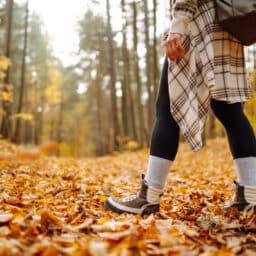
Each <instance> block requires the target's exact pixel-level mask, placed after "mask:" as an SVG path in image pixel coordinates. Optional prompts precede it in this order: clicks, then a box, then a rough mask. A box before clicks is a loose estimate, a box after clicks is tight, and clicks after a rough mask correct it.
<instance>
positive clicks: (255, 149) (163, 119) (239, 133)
mask: <svg viewBox="0 0 256 256" xmlns="http://www.w3.org/2000/svg"><path fill="white" fill-rule="evenodd" d="M167 73H168V61H167V59H165V62H164V66H163V70H162V75H161V80H160V88H159V91H158V97H157V102H156V120H155V124H154V128H153V132H152V137H151V143H150V155H153V156H158V157H161V158H165V159H169V160H172V161H173V160H174V159H175V156H176V154H177V150H178V145H179V126H178V124H177V123H176V121H175V120H174V119H173V117H172V115H171V112H170V100H169V93H168V79H167ZM211 108H212V110H213V112H214V114H215V115H216V117H217V118H218V119H219V120H220V122H221V123H222V124H223V125H224V127H225V129H226V132H227V136H228V142H229V146H230V150H231V153H232V156H233V158H234V159H235V158H241V157H249V156H256V141H255V136H254V133H253V129H252V127H251V125H250V123H249V121H248V119H247V118H246V116H245V114H244V112H243V107H242V104H241V103H234V104H228V103H226V102H225V101H217V100H213V99H212V100H211Z"/></svg>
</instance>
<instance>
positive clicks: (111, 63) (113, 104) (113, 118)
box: [106, 0, 120, 150]
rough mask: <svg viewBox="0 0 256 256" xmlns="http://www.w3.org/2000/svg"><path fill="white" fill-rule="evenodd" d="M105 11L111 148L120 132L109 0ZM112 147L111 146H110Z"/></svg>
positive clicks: (116, 144)
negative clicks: (111, 133)
mask: <svg viewBox="0 0 256 256" xmlns="http://www.w3.org/2000/svg"><path fill="white" fill-rule="evenodd" d="M106 12H107V37H108V48H109V62H108V63H109V66H108V68H109V74H110V94H111V121H112V127H111V129H112V132H113V135H112V138H113V149H114V150H117V149H118V148H119V143H118V136H119V134H120V130H119V124H118V116H117V99H116V71H115V54H114V47H113V45H114V42H113V32H112V26H111V16H110V4H109V0H106ZM111 147H112V146H111Z"/></svg>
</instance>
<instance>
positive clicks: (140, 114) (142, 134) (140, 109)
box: [132, 0, 147, 146]
mask: <svg viewBox="0 0 256 256" xmlns="http://www.w3.org/2000/svg"><path fill="white" fill-rule="evenodd" d="M132 9H133V19H132V21H133V22H132V24H133V25H132V32H133V53H134V54H133V61H134V65H133V68H134V75H135V81H136V84H137V88H136V91H137V95H136V102H137V104H136V105H137V116H138V131H139V142H140V145H141V146H142V145H143V144H144V143H145V142H146V139H147V138H146V136H145V130H146V129H145V122H144V109H143V105H142V91H143V87H142V82H141V75H140V68H139V56H138V51H137V49H138V34H137V33H138V28H137V3H136V1H135V0H134V1H133V2H132Z"/></svg>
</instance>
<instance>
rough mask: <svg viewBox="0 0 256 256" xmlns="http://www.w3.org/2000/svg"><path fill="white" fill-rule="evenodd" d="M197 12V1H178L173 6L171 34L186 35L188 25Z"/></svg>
mask: <svg viewBox="0 0 256 256" xmlns="http://www.w3.org/2000/svg"><path fill="white" fill-rule="evenodd" d="M196 12H197V0H187V1H185V0H176V1H175V2H174V3H173V6H172V20H171V25H170V29H169V32H171V33H179V34H184V33H185V30H186V27H187V25H188V24H189V22H190V21H191V20H192V18H193V17H194V15H195V13H196Z"/></svg>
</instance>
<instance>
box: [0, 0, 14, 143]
mask: <svg viewBox="0 0 256 256" xmlns="http://www.w3.org/2000/svg"><path fill="white" fill-rule="evenodd" d="M12 12H13V0H7V1H6V16H5V52H4V55H5V56H6V57H7V58H10V57H11V56H10V55H11V37H12ZM9 83H10V68H9V67H8V69H7V70H6V77H5V78H4V86H3V93H8V94H9V93H11V92H10V91H9V89H8V84H9ZM2 107H3V112H4V116H3V119H2V124H1V134H2V136H3V138H5V139H8V138H10V136H11V128H12V127H11V120H10V117H11V114H12V113H11V102H10V101H8V100H3V102H2Z"/></svg>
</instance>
